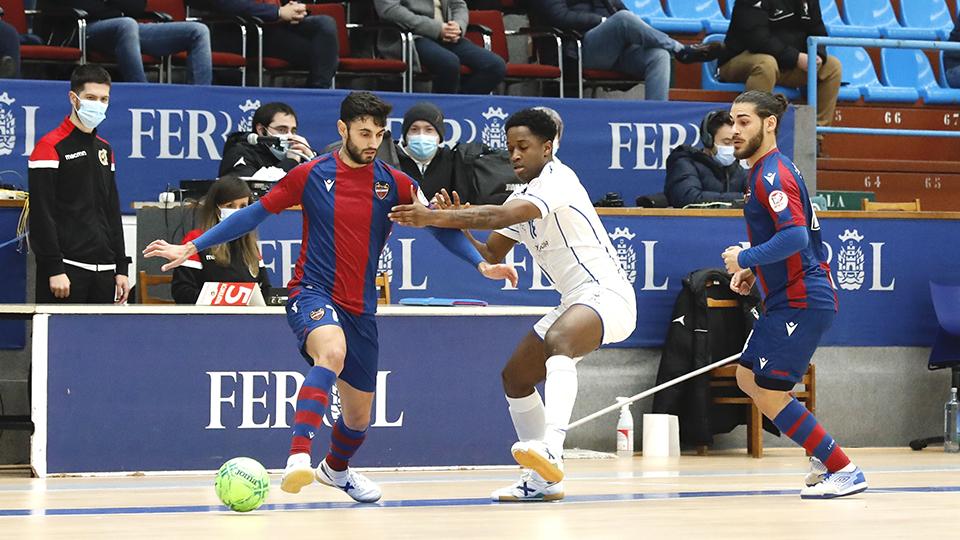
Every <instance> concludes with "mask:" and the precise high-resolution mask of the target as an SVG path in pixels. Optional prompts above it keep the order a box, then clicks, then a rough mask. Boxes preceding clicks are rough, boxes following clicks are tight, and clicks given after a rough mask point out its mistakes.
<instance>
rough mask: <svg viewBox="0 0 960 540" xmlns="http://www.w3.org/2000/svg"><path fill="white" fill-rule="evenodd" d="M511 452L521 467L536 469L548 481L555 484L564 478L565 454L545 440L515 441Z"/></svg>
mask: <svg viewBox="0 0 960 540" xmlns="http://www.w3.org/2000/svg"><path fill="white" fill-rule="evenodd" d="M510 453H511V454H513V459H515V460H516V461H517V463H519V464H520V466H521V467H524V468H526V469H532V470H534V471H536V473H537V474H539V475H540V477H541V478H543V479H544V480H546V481H547V482H550V483H554V484H555V483H557V482H560V481H561V480H563V456H562V455H561V454H559V453H557V452H555V451H553V450H551V449H550V448H549V447H548V446H547V445H546V443H544V442H543V441H520V442H517V443H514V445H513V447H512V448H511V449H510Z"/></svg>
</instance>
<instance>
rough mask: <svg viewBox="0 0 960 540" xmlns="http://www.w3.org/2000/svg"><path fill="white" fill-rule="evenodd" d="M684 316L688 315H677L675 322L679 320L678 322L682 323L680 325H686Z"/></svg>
mask: <svg viewBox="0 0 960 540" xmlns="http://www.w3.org/2000/svg"><path fill="white" fill-rule="evenodd" d="M684 317H686V315H681V316H679V317H677V318H676V319H674V320H673V322H678V323H680V326H686V324H684V322H683V318H684Z"/></svg>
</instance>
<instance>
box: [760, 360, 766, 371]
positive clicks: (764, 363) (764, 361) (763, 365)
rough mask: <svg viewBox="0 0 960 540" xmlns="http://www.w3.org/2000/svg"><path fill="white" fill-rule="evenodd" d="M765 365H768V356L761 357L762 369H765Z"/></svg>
mask: <svg viewBox="0 0 960 540" xmlns="http://www.w3.org/2000/svg"><path fill="white" fill-rule="evenodd" d="M765 367H767V359H766V358H761V359H760V369H763V368H765Z"/></svg>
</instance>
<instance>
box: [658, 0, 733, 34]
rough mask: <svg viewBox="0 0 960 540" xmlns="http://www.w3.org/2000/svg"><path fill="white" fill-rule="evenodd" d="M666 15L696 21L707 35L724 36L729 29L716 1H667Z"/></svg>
mask: <svg viewBox="0 0 960 540" xmlns="http://www.w3.org/2000/svg"><path fill="white" fill-rule="evenodd" d="M667 14H669V15H670V16H671V17H674V18H679V19H689V20H698V21H700V23H701V24H702V25H703V28H704V30H706V31H707V33H708V34H725V33H726V32H727V29H728V28H729V27H730V21H728V20H727V19H726V18H725V17H724V16H723V13H722V12H721V11H720V4H718V3H717V0H667Z"/></svg>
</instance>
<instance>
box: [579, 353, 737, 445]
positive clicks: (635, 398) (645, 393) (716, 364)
mask: <svg viewBox="0 0 960 540" xmlns="http://www.w3.org/2000/svg"><path fill="white" fill-rule="evenodd" d="M741 354H743V353H742V352H738V353H737V354H734V355H733V356H728V357H726V358H724V359H723V360H717V361H716V362H714V363H712V364H710V365H708V366H703V367H702V368H700V369H697V370H694V371H691V372H690V373H687V374H686V375H681V376H679V377H677V378H676V379H672V380H669V381H667V382H665V383H663V384H658V385H657V386H654V387H653V388H651V389H649V390H645V391H643V392H640V393H639V394H637V395H635V396H633V397H631V398H629V399H625V400H621V401H618V402H617V403H614V404H613V405H610V406H609V407H607V408H605V409H600V410H599V411H597V412H595V413H593V414H591V415H589V416H584V417H583V418H581V419H579V420H577V421H576V422H570V424H569V425H567V430H568V431H569V430H571V429H573V428H575V427H577V426H579V425H581V424H586V423H587V422H589V421H591V420H593V419H594V418H598V417H600V416H603V415H605V414H607V413H610V412H613V411H617V410H620V407H623V406H624V405H627V404H629V403H633V402H634V401H638V400H641V399H643V398H645V397H647V396H652V395H653V394H656V393H657V392H659V391H661V390H663V389H664V388H669V387H671V386H673V385H675V384H679V383H682V382H683V381H685V380H687V379H692V378H694V377H696V376H697V375H700V374H701V373H706V372H707V371H710V370H711V369H713V368H718V367H720V366H722V365H724V364H729V363H730V362H733V361H734V360H737V359H739V358H740V355H741Z"/></svg>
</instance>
